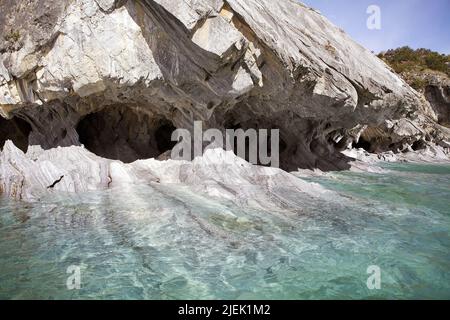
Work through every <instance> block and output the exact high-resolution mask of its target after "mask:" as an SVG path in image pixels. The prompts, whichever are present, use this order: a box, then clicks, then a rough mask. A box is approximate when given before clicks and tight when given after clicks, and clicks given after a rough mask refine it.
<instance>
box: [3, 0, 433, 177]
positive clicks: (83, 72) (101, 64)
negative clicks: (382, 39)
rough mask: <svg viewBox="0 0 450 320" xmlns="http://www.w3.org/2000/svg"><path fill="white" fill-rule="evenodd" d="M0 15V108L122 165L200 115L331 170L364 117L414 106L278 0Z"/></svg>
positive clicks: (52, 6)
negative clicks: (265, 135)
mask: <svg viewBox="0 0 450 320" xmlns="http://www.w3.org/2000/svg"><path fill="white" fill-rule="evenodd" d="M18 11H19V12H20V14H17V12H18ZM0 21H2V23H1V24H0V25H1V29H0V31H1V35H2V37H0V38H1V39H0V52H1V56H0V114H1V116H3V117H4V118H6V119H11V118H14V119H22V120H23V121H25V122H26V123H28V125H29V127H30V128H31V130H30V133H29V136H28V143H29V144H30V145H40V146H41V147H42V148H44V149H50V148H54V147H58V146H63V147H69V146H77V145H80V144H81V143H84V144H85V145H86V146H87V147H88V148H89V150H91V151H93V152H95V153H96V154H97V155H100V156H103V157H109V158H113V159H119V160H123V161H125V162H131V161H133V160H137V159H142V158H147V157H156V156H158V153H161V154H162V153H164V152H165V151H166V149H167V147H168V146H169V145H170V143H169V141H167V136H170V135H169V134H168V131H170V130H171V129H173V128H188V129H191V128H192V125H193V122H194V121H195V120H202V121H204V127H206V128H208V127H214V128H219V129H226V128H242V129H248V128H255V129H259V128H264V129H272V128H279V129H280V130H281V132H280V133H281V140H282V141H281V142H282V145H283V150H282V154H281V163H282V167H283V169H287V170H296V169H298V168H320V169H323V170H336V169H346V168H349V167H350V166H349V165H348V161H349V160H350V158H348V157H346V156H344V155H343V154H341V153H340V151H342V150H343V149H345V148H346V147H347V146H348V145H349V144H351V143H352V141H353V140H355V139H356V137H358V136H359V135H360V134H361V131H362V128H364V126H367V125H368V126H371V127H378V126H380V125H384V124H385V120H393V121H395V119H404V118H408V117H411V115H416V116H417V115H421V114H424V108H425V107H424V106H423V103H424V102H423V101H422V100H421V99H420V96H419V95H418V94H417V93H416V92H415V91H414V90H412V89H411V88H410V87H409V86H408V85H407V84H406V83H405V82H404V81H403V80H401V79H400V78H399V77H398V76H397V75H395V74H394V73H393V72H391V71H390V70H389V69H388V68H387V67H386V65H385V64H384V63H383V62H382V61H381V60H379V59H378V58H377V57H376V56H374V55H373V54H372V53H371V52H369V51H368V50H366V49H365V48H363V47H362V46H360V45H359V44H357V43H355V42H354V41H352V40H351V39H350V38H349V37H348V36H347V35H346V34H345V33H344V32H343V31H342V30H340V29H338V28H336V27H335V26H333V25H332V24H331V23H330V22H329V21H328V20H327V19H325V18H324V17H323V16H322V15H320V14H319V13H317V12H316V11H314V10H312V9H310V8H308V7H306V6H304V5H303V4H300V3H298V2H296V1H292V0H279V1H272V0H228V1H222V0H195V1H194V0H188V1H169V0H167V1H166V0H135V1H131V0H129V1H118V0H72V1H68V0H66V1H55V0H40V1H24V0H18V1H14V2H13V1H2V2H1V3H0ZM27 21H28V23H27ZM30 21H33V22H35V23H30ZM5 121H7V120H5ZM9 121H11V120H9ZM99 128H102V130H99ZM408 130H409V129H408ZM418 130H419V131H420V130H421V129H418ZM413 131H414V130H413ZM405 134H407V135H408V134H412V135H413V136H417V133H416V132H415V131H414V132H412V131H408V132H406V133H405ZM17 135H19V136H20V134H17ZM14 137H15V135H14V134H13V135H12V138H10V137H9V136H8V137H7V138H10V139H13V140H14ZM5 139H6V138H5ZM161 145H162V146H163V147H161ZM57 175H58V174H57ZM54 178H55V177H53V176H52V177H51V179H50V178H49V179H47V180H52V179H54ZM46 182H49V181H46Z"/></svg>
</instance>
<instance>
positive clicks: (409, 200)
mask: <svg viewBox="0 0 450 320" xmlns="http://www.w3.org/2000/svg"><path fill="white" fill-rule="evenodd" d="M386 168H387V169H390V170H391V171H390V172H389V173H386V174H369V173H351V172H343V173H332V174H328V175H326V176H324V177H320V178H314V179H312V178H311V179H310V180H311V181H314V182H318V183H320V184H321V185H323V186H324V187H326V188H327V189H330V190H333V191H336V192H338V193H339V194H340V195H341V197H336V199H337V200H336V201H319V200H317V199H316V200H313V199H311V198H309V197H307V196H305V195H300V194H296V193H293V192H292V191H290V190H288V189H286V190H278V191H280V192H281V193H282V194H283V195H284V198H283V199H276V200H277V201H279V202H280V203H284V205H283V206H282V207H283V209H282V210H280V211H263V210H256V209H251V208H249V207H240V206H237V205H236V204H234V203H231V202H226V201H223V202H218V201H217V200H214V199H212V198H208V197H204V196H202V195H201V194H198V193H193V192H191V191H190V190H189V189H188V188H186V187H182V186H176V185H171V186H161V185H149V186H136V187H134V188H133V189H131V190H128V191H126V192H125V191H121V190H108V191H102V192H92V193H89V194H83V195H79V196H75V195H67V194H53V195H51V197H50V196H49V197H48V198H45V199H42V200H41V201H40V202H38V203H33V204H27V203H23V202H16V201H11V200H7V199H4V198H2V199H1V200H0V298H1V299H37V298H39V299H98V298H101V299H352V298H356V299H411V298H424V299H449V298H450V166H429V165H412V164H401V165H399V164H395V165H386ZM342 199H344V200H342ZM371 265H376V266H379V267H380V269H381V289H380V290H369V289H368V288H367V286H366V281H367V278H368V277H369V275H368V274H367V272H366V271H367V268H368V266H371ZM69 266H79V267H80V268H81V269H80V270H81V273H80V275H81V278H80V279H81V289H79V290H68V289H67V286H66V281H67V278H68V277H69V276H70V274H68V273H67V268H68V267H69Z"/></svg>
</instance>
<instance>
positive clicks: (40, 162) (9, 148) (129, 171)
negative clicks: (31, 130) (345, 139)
mask: <svg viewBox="0 0 450 320" xmlns="http://www.w3.org/2000/svg"><path fill="white" fill-rule="evenodd" d="M135 184H165V185H172V184H176V185H183V186H186V187H189V188H190V189H191V191H193V192H202V193H203V194H207V195H210V196H217V197H221V198H222V199H228V200H230V201H234V202H236V203H238V204H244V203H245V204H248V203H249V202H251V203H252V204H253V205H258V204H259V205H261V203H264V204H265V206H266V209H267V205H269V204H270V201H271V200H270V199H271V197H274V194H273V190H275V189H277V188H278V189H279V188H288V189H290V190H291V191H297V192H299V193H303V194H305V195H308V196H312V197H313V196H317V195H320V194H326V193H327V191H325V190H324V189H322V188H321V187H319V186H318V185H315V184H311V183H306V182H304V181H302V180H300V179H298V178H296V177H295V176H293V175H291V174H289V173H287V172H285V171H283V170H281V169H276V168H268V167H259V166H253V165H251V164H250V163H248V162H246V161H245V160H243V159H241V158H238V157H237V156H236V155H234V153H233V152H231V151H225V150H222V149H210V150H207V151H206V152H205V154H204V156H203V157H200V158H196V159H195V160H194V161H192V162H188V161H174V160H167V161H158V160H155V159H149V160H140V161H136V162H134V163H131V164H124V163H123V162H121V161H114V160H107V159H103V158H100V157H97V156H96V155H94V154H92V153H91V152H89V151H88V150H86V149H85V148H83V147H76V146H73V147H66V148H55V149H51V150H42V149H41V148H40V147H35V146H33V147H30V148H29V149H28V152H27V153H23V152H22V151H21V150H19V149H18V148H17V147H15V146H14V144H13V143H12V142H11V141H7V142H6V144H5V146H4V148H3V151H1V152H0V193H5V194H8V195H10V196H11V197H13V198H15V199H20V200H34V201H37V200H39V199H40V197H42V196H43V195H45V194H47V193H49V192H57V191H62V192H78V193H81V192H86V191H94V190H102V189H106V188H120V189H121V190H123V191H126V190H127V188H128V187H129V186H130V185H135ZM258 199H259V200H258Z"/></svg>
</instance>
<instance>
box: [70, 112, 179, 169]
mask: <svg viewBox="0 0 450 320" xmlns="http://www.w3.org/2000/svg"><path fill="white" fill-rule="evenodd" d="M175 129H176V128H175V127H174V126H173V124H172V122H170V121H169V120H167V119H165V118H162V117H151V116H149V115H147V114H144V113H141V112H138V111H137V110H136V109H133V108H128V107H107V108H105V109H103V110H101V111H99V112H96V113H91V114H89V115H87V116H85V117H84V118H83V119H81V121H80V122H79V124H78V126H77V132H78V136H79V139H80V143H82V144H83V145H84V146H85V147H86V149H88V150H89V151H91V152H93V153H95V154H96V155H98V156H101V157H103V158H108V159H113V160H120V161H122V162H124V163H131V162H134V161H136V160H140V159H150V158H157V157H159V156H160V155H162V154H164V153H166V152H167V151H169V150H171V149H172V148H173V147H174V146H175V144H176V142H172V141H171V136H172V132H173V131H174V130H175Z"/></svg>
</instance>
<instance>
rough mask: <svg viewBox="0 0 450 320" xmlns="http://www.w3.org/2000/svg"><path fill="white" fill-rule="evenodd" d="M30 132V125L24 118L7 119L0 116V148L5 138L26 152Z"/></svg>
mask: <svg viewBox="0 0 450 320" xmlns="http://www.w3.org/2000/svg"><path fill="white" fill-rule="evenodd" d="M30 132H31V126H30V124H29V123H28V122H26V121H25V120H22V119H20V118H12V119H11V120H7V119H4V118H3V117H0V148H3V146H4V145H5V142H6V141H7V140H11V141H12V142H13V143H14V145H15V146H16V147H17V148H19V149H20V150H22V151H23V152H27V150H28V137H29V135H30Z"/></svg>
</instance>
